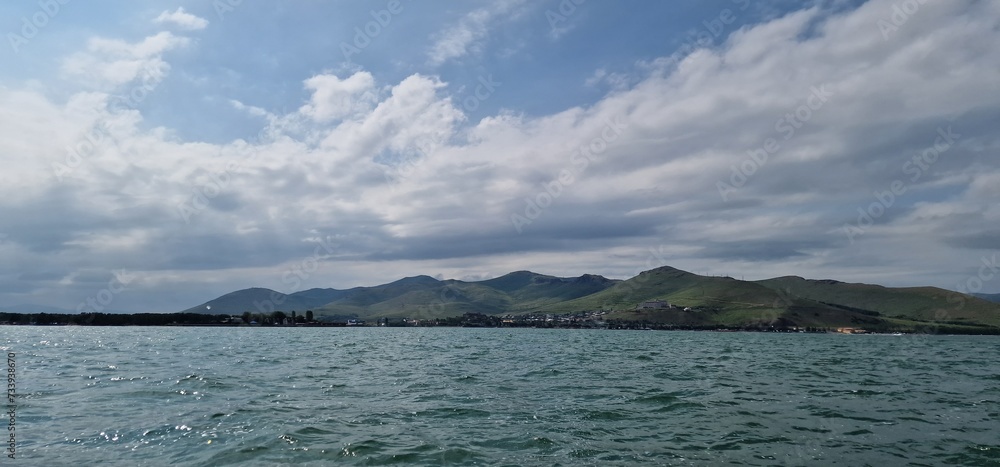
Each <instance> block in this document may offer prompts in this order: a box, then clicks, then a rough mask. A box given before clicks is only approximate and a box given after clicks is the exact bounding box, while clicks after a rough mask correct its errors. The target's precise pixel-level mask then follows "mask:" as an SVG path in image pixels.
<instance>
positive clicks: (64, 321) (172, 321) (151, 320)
mask: <svg viewBox="0 0 1000 467" xmlns="http://www.w3.org/2000/svg"><path fill="white" fill-rule="evenodd" d="M311 317H312V314H311V313H310V318H311ZM2 325H7V326H100V327H105V326H168V327H169V326H177V327H246V328H258V327H260V328H276V327H284V328H299V327H301V328H315V327H336V328H341V327H347V328H350V327H366V328H368V327H466V328H536V329H604V330H656V331H714V332H776V333H804V334H881V335H891V334H951V335H1000V328H992V327H983V328H969V327H959V326H953V325H948V324H936V323H928V324H927V325H926V326H923V327H921V328H919V329H888V330H887V329H871V330H866V329H859V328H844V327H825V326H818V327H811V326H807V327H799V326H775V325H771V324H766V323H752V324H748V325H738V326H726V325H680V324H673V323H662V322H649V321H639V320H619V319H607V320H601V321H594V320H570V319H552V318H550V319H547V320H528V319H511V318H502V317H498V316H491V315H483V314H479V313H467V314H465V315H463V316H460V317H448V318H435V319H424V320H406V319H395V320H390V319H387V318H382V319H378V320H377V321H375V322H371V323H369V322H365V321H362V320H356V319H350V320H341V321H306V320H305V318H304V317H302V316H286V315H285V314H284V313H280V314H279V315H277V316H262V315H258V316H254V315H252V314H244V315H241V316H234V315H228V314H220V315H206V314H198V313H137V314H113V313H82V314H78V315H72V314H50V313H0V326H2Z"/></svg>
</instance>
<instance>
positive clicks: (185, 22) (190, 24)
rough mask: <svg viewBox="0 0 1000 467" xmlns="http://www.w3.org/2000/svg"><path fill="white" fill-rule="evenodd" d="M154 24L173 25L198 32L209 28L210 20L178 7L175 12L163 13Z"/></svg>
mask: <svg viewBox="0 0 1000 467" xmlns="http://www.w3.org/2000/svg"><path fill="white" fill-rule="evenodd" d="M153 22H155V23H157V24H164V23H172V24H175V25H177V26H179V27H181V28H183V29H187V30H191V31H197V30H200V29H205V28H206V27H208V20H207V19H205V18H201V17H198V16H195V15H192V14H191V13H188V12H186V11H184V7H177V10H175V11H174V12H169V11H163V13H160V16H157V17H156V19H155V20H153Z"/></svg>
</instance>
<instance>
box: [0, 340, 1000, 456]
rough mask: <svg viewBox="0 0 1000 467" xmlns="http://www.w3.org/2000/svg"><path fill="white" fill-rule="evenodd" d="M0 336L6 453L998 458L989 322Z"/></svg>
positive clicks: (998, 377) (999, 408) (998, 351)
mask: <svg viewBox="0 0 1000 467" xmlns="http://www.w3.org/2000/svg"><path fill="white" fill-rule="evenodd" d="M0 346H2V347H3V348H4V350H5V351H12V352H15V353H16V354H17V365H18V374H17V377H18V387H17V390H18V392H19V393H20V394H21V397H20V400H19V401H18V407H17V423H18V426H17V436H18V457H19V459H18V462H17V465H71V464H78V465H90V464H101V465H165V464H182V465H275V464H284V463H296V464H305V465H328V464H331V463H335V462H336V463H354V464H363V465H385V464H425V465H437V464H442V463H448V464H457V465H476V464H478V465H483V464H489V465H614V464H620V465H634V464H654V465H717V464H722V463H727V464H729V465H833V464H836V465H880V466H884V465H942V464H958V465H1000V439H998V435H997V434H998V433H1000V402H998V401H1000V338H997V337H995V336H994V337H976V336H961V337H959V336H954V337H953V336H933V337H929V336H875V335H858V336H850V335H815V334H766V333H712V332H659V331H598V330H593V331H590V330H559V329H556V330H542V329H464V328H364V329H347V328H304V329H288V328H141V327H127V328H111V327H102V328H97V327H95V328H89V327H19V326H0ZM2 461H7V462H8V463H9V459H7V458H6V457H4V458H2ZM0 465H7V464H5V463H3V462H0Z"/></svg>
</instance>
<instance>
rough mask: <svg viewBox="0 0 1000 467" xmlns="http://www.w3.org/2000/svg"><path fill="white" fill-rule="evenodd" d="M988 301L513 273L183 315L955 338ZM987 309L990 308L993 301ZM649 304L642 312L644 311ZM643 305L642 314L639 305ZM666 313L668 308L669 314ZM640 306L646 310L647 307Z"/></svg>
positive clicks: (772, 282) (248, 299)
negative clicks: (591, 323)
mask: <svg viewBox="0 0 1000 467" xmlns="http://www.w3.org/2000/svg"><path fill="white" fill-rule="evenodd" d="M998 298H1000V297H998V296H996V295H994V296H979V297H976V296H972V295H964V294H960V293H958V292H953V291H949V290H944V289H939V288H935V287H909V288H889V287H883V286H880V285H871V284H852V283H845V282H839V281H834V280H810V279H805V278H802V277H797V276H786V277H778V278H773V279H766V280H760V281H743V280H737V279H734V278H731V277H714V276H700V275H697V274H693V273H690V272H687V271H682V270H679V269H675V268H672V267H669V266H664V267H660V268H656V269H653V270H649V271H645V272H643V273H640V274H639V275H637V276H635V277H633V278H631V279H628V280H614V279H608V278H605V277H602V276H598V275H591V274H585V275H582V276H580V277H554V276H547V275H543V274H537V273H533V272H530V271H517V272H512V273H509V274H506V275H504V276H501V277H497V278H493V279H488V280H482V281H474V282H467V281H460V280H450V279H449V280H438V279H435V278H433V277H429V276H415V277H407V278H404V279H400V280H398V281H395V282H391V283H388V284H383V285H379V286H374V287H355V288H351V289H346V290H338V289H309V290H304V291H301V292H295V293H291V294H282V293H279V292H276V291H273V290H270V289H263V288H251V289H244V290H239V291H236V292H232V293H229V294H226V295H223V296H221V297H219V298H216V299H214V300H210V301H208V302H205V303H203V304H201V305H198V306H196V307H193V308H190V309H188V310H184V312H194V313H212V314H241V313H243V312H245V311H250V312H251V313H269V312H272V311H275V310H280V311H284V312H286V313H288V312H291V311H298V312H299V313H304V312H305V311H306V310H311V311H313V313H314V314H315V316H317V317H318V318H321V319H327V320H342V319H348V318H359V319H370V320H371V319H378V318H410V319H433V318H443V317H449V316H457V315H462V314H464V313H483V314H488V315H507V314H512V315H519V314H567V313H581V312H593V311H604V312H605V314H604V316H605V317H606V318H607V319H628V320H644V321H650V322H657V323H668V324H677V325H693V326H712V325H720V326H749V325H762V324H763V325H781V326H800V327H860V328H870V329H900V330H920V329H927V328H930V327H934V328H936V329H938V330H940V329H942V328H947V329H949V330H952V331H955V332H974V331H975V330H976V329H985V328H990V329H995V328H1000V303H997V299H998ZM990 300H992V301H990ZM647 302H648V303H647ZM644 304H645V305H644ZM667 304H669V305H667ZM643 306H644V308H643Z"/></svg>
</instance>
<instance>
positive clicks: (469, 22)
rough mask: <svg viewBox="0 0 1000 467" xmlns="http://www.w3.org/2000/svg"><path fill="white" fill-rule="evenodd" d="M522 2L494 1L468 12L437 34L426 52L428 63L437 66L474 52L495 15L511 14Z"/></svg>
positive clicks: (484, 36)
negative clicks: (451, 25)
mask: <svg viewBox="0 0 1000 467" xmlns="http://www.w3.org/2000/svg"><path fill="white" fill-rule="evenodd" d="M524 3H525V0H504V1H499V2H494V3H492V4H491V6H490V7H488V8H480V9H476V10H473V11H471V12H469V13H468V14H466V15H465V16H464V17H462V19H461V20H459V22H458V24H457V25H455V26H454V27H452V28H450V29H447V30H445V31H444V32H442V33H441V34H440V35H438V36H437V39H436V40H435V42H434V45H432V46H431V49H430V51H429V52H428V59H429V63H430V65H432V66H438V65H441V64H442V63H444V62H446V61H448V60H451V59H456V58H461V57H464V56H466V55H468V54H471V53H476V52H477V51H478V49H479V47H480V46H481V42H482V41H483V40H484V39H485V38H486V37H487V35H488V34H489V28H490V23H491V22H493V21H495V20H496V18H497V17H500V16H504V15H509V14H511V13H512V12H513V11H514V10H516V9H517V8H518V7H519V6H521V5H522V4H524Z"/></svg>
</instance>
